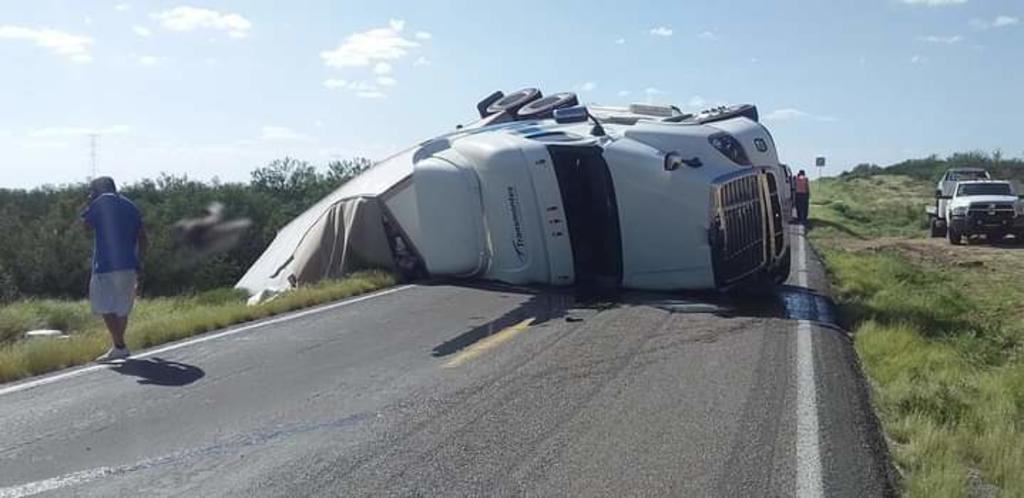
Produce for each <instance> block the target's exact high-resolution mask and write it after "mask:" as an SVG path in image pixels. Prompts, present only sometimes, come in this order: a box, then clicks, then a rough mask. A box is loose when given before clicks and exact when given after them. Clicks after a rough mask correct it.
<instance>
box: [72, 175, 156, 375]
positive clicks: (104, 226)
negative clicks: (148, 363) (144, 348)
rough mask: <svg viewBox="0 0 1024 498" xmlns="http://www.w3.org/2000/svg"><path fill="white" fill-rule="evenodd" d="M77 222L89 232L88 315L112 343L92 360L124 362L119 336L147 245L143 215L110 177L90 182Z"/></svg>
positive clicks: (121, 336)
mask: <svg viewBox="0 0 1024 498" xmlns="http://www.w3.org/2000/svg"><path fill="white" fill-rule="evenodd" d="M82 221H84V222H85V225H86V227H87V228H90V229H92V230H93V252H92V277H91V278H90V279H89V302H90V303H91V305H92V312H93V314H96V315H101V316H103V321H104V322H106V325H107V330H109V331H110V338H111V339H112V341H113V343H114V344H113V346H112V347H111V348H110V350H109V351H107V352H106V354H104V355H102V356H100V357H99V358H96V361H99V362H106V361H113V360H119V359H124V358H127V357H128V356H129V355H130V354H131V353H130V352H129V351H128V347H127V346H126V345H125V343H124V333H125V330H126V329H127V328H128V314H129V313H131V311H132V307H133V306H134V304H135V292H136V286H137V283H138V275H137V273H138V271H139V267H140V265H139V261H140V257H141V251H142V249H143V248H145V246H146V243H147V239H146V229H145V227H144V226H143V224H142V214H141V213H140V212H139V209H138V208H137V207H135V204H134V203H132V201H130V200H128V198H127V197H124V196H122V195H121V194H118V193H117V187H116V186H115V185H114V180H113V179H112V178H110V177H108V176H103V177H99V178H96V179H95V180H93V181H92V182H90V184H89V202H88V204H87V205H86V207H85V209H83V210H82Z"/></svg>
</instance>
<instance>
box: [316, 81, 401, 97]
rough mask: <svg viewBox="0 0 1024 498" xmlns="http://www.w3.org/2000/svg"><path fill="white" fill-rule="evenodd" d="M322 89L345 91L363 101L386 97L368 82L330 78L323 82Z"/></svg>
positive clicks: (378, 88)
mask: <svg viewBox="0 0 1024 498" xmlns="http://www.w3.org/2000/svg"><path fill="white" fill-rule="evenodd" d="M324 87H326V88H327V89H329V90H345V91H348V92H350V93H352V94H354V95H355V96H356V97H359V98H364V99H379V98H384V97H387V94H385V93H384V92H382V91H381V90H380V87H378V86H377V85H375V84H373V83H370V82H368V81H348V80H343V79H337V78H331V79H329V80H325V81H324Z"/></svg>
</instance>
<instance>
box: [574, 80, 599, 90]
mask: <svg viewBox="0 0 1024 498" xmlns="http://www.w3.org/2000/svg"><path fill="white" fill-rule="evenodd" d="M576 88H577V89H578V90H579V91H581V92H592V91H594V89H595V88H597V83H594V82H593V81H588V82H586V83H583V84H580V85H577V86H576Z"/></svg>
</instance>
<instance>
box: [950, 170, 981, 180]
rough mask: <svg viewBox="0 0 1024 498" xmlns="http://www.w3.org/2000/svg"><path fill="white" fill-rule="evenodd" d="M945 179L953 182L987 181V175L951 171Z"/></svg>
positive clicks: (975, 172) (977, 172) (976, 172)
mask: <svg viewBox="0 0 1024 498" xmlns="http://www.w3.org/2000/svg"><path fill="white" fill-rule="evenodd" d="M947 179H948V180H950V181H954V182H962V181H966V180H988V173H987V172H985V171H951V172H950V173H949V178H947Z"/></svg>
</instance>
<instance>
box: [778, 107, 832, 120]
mask: <svg viewBox="0 0 1024 498" xmlns="http://www.w3.org/2000/svg"><path fill="white" fill-rule="evenodd" d="M764 119H765V121H795V120H810V121H820V122H833V121H837V120H836V118H834V117H832V116H820V115H817V114H811V113H809V112H804V111H801V110H800V109H793V108H785V109H776V110H774V111H772V112H769V113H768V115H767V116H765V117H764Z"/></svg>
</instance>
